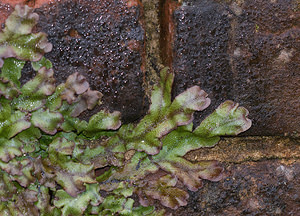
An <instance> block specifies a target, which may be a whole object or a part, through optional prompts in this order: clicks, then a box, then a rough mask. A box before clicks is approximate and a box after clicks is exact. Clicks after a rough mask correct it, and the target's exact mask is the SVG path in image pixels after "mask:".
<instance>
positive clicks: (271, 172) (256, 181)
mask: <svg viewBox="0 0 300 216" xmlns="http://www.w3.org/2000/svg"><path fill="white" fill-rule="evenodd" d="M226 172H227V176H228V177H226V178H224V179H223V180H221V181H220V182H216V183H212V182H204V186H203V188H202V189H201V190H200V191H198V192H190V199H189V202H188V205H187V206H186V207H181V208H179V209H178V210H177V211H176V214H175V215H180V216H202V215H203V216H205V215H215V216H240V215H298V214H299V211H300V183H299V178H300V162H299V160H298V161H289V162H284V161H276V160H269V161H262V162H249V163H244V164H231V165H228V167H227V170H226Z"/></svg>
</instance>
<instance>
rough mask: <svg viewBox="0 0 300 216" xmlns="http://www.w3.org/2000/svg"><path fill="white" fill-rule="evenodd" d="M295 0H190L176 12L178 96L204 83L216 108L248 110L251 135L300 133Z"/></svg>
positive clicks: (299, 46)
mask: <svg viewBox="0 0 300 216" xmlns="http://www.w3.org/2000/svg"><path fill="white" fill-rule="evenodd" d="M298 12H299V5H297V1H294V0H287V1H285V0H281V1H279V0H278V1H264V0H246V1H231V3H225V2H224V1H213V0H204V1H185V3H183V5H182V6H180V7H178V8H177V9H176V10H175V11H174V13H173V20H174V23H175V24H174V27H175V30H174V32H175V33H174V34H175V36H174V47H173V59H174V60H173V64H172V67H173V70H174V71H175V73H176V78H175V89H174V92H173V93H174V95H177V94H178V93H180V92H181V91H183V90H184V89H186V88H187V87H191V86H192V85H199V84H200V86H201V87H202V88H203V89H204V90H205V91H207V92H208V93H209V95H210V98H211V99H212V105H211V107H210V108H209V109H207V110H206V111H205V112H204V113H201V114H198V115H197V117H196V123H199V122H200V120H201V119H203V118H204V116H206V115H208V114H209V113H211V112H212V111H213V110H214V108H216V107H217V106H218V105H219V104H220V103H221V102H222V101H224V100H226V99H231V100H234V101H236V102H239V103H240V104H241V105H243V106H245V107H246V108H247V109H248V110H249V111H250V118H251V119H252V120H253V127H252V128H251V129H250V130H249V131H248V132H246V133H245V135H276V134H285V133H286V134H293V133H295V132H298V133H299V132H300V125H299V122H300V115H299V113H300V100H299V98H300V88H299V86H300V71H299V66H300V65H299V64H300V54H299V50H300V40H299V39H300V27H299V23H300V22H299V21H300V19H299V13H298Z"/></svg>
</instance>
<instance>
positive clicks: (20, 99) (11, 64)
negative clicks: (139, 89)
mask: <svg viewBox="0 0 300 216" xmlns="http://www.w3.org/2000/svg"><path fill="white" fill-rule="evenodd" d="M37 21H38V15H37V14H35V13H33V9H31V8H29V7H28V6H24V7H23V6H16V8H15V11H14V12H13V13H12V14H11V16H10V17H9V18H8V19H7V21H6V23H5V28H4V30H3V32H1V33H0V68H1V73H0V111H1V112H0V214H1V215H45V216H46V215H47V216H49V215H50V216H51V215H65V216H68V215H72V216H76V215H137V216H138V215H164V214H165V210H163V209H162V210H157V208H155V202H154V201H155V200H158V201H159V202H160V203H161V205H162V206H165V207H166V208H171V209H177V208H178V207H180V206H184V205H187V203H188V198H189V194H188V192H187V191H188V190H191V191H197V190H198V189H200V188H201V186H202V179H207V180H210V181H218V180H220V179H221V178H222V173H223V168H222V166H221V165H220V164H219V163H218V162H217V161H200V162H191V161H188V160H186V159H185V158H184V155H185V154H186V153H187V152H189V151H191V150H195V149H199V148H202V147H212V146H214V145H216V144H217V143H218V141H219V140H220V136H222V135H237V134H239V133H241V132H243V131H245V130H247V129H248V128H250V126H251V121H250V120H249V119H248V118H247V115H248V111H247V110H246V109H245V108H243V107H238V104H236V103H234V102H232V101H225V102H224V103H222V104H221V105H220V106H219V107H218V108H217V109H216V110H215V111H214V112H213V113H212V114H211V115H209V116H208V117H207V118H206V119H205V120H204V121H203V122H202V123H201V124H200V125H199V126H198V127H196V128H195V129H193V123H192V122H193V113H194V112H195V111H202V110H204V109H205V108H207V107H208V106H209V105H210V99H209V98H208V95H207V93H205V91H204V90H202V89H201V88H200V87H198V86H194V87H191V88H189V89H187V90H186V91H184V92H183V93H181V94H179V95H178V96H177V97H175V99H174V100H173V101H172V100H171V89H172V84H173V80H174V74H173V73H171V72H170V71H169V70H168V69H167V68H165V69H163V70H162V71H161V73H160V81H159V83H158V84H157V85H155V86H154V88H153V91H152V95H151V105H150V109H149V112H148V114H147V115H146V116H144V118H143V119H142V120H140V122H138V123H131V124H127V125H121V121H120V116H121V113H119V112H116V111H115V112H112V113H111V112H108V111H106V110H102V111H99V112H98V113H96V114H95V115H93V116H92V117H91V118H90V119H89V121H85V120H82V119H80V118H79V116H80V114H81V113H82V112H84V111H86V110H92V109H93V108H94V107H95V106H97V105H98V104H99V103H100V100H101V97H102V94H101V93H100V92H98V91H94V90H91V89H90V87H89V83H88V82H87V80H86V79H85V78H84V77H83V76H82V75H80V74H78V73H74V74H73V75H71V76H69V77H68V78H67V80H66V82H65V83H61V84H59V85H58V86H56V85H55V78H54V77H53V74H54V73H53V68H52V63H51V62H50V61H49V60H48V59H46V58H45V57H43V55H44V53H47V52H49V51H51V49H52V45H51V44H50V43H49V42H48V41H47V37H46V34H45V33H33V32H32V29H33V27H34V25H35V24H36V23H37ZM25 61H30V62H31V65H32V70H34V71H36V76H35V77H34V78H33V79H32V80H30V81H28V82H27V83H25V84H24V85H21V82H20V78H21V71H22V68H23V67H24V64H25ZM102 168H103V169H102ZM99 169H102V170H103V172H101V174H99V172H97V171H98V170H99ZM135 202H138V204H134V203H135ZM160 209H161V208H160Z"/></svg>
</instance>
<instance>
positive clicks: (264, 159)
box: [219, 156, 300, 164]
mask: <svg viewBox="0 0 300 216" xmlns="http://www.w3.org/2000/svg"><path fill="white" fill-rule="evenodd" d="M281 160H287V161H288V160H296V161H297V162H298V161H299V162H300V156H299V157H262V158H260V159H251V158H249V159H245V160H242V161H226V160H225V161H219V162H221V163H228V164H244V163H249V162H254V163H256V162H257V163H259V162H264V161H274V162H275V161H281Z"/></svg>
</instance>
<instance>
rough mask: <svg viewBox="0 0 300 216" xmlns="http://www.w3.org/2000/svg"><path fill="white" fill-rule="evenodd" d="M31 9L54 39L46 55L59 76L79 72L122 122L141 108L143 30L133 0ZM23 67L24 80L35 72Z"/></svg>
mask: <svg viewBox="0 0 300 216" xmlns="http://www.w3.org/2000/svg"><path fill="white" fill-rule="evenodd" d="M0 2H1V1H0ZM1 5H2V6H3V5H4V6H3V7H5V5H6V4H5V2H4V3H2V4H1ZM6 7H7V6H6ZM9 10H11V8H9ZM35 12H37V13H38V14H39V16H40V20H39V22H38V25H37V29H38V30H39V31H43V32H46V33H47V34H48V39H49V41H50V42H51V43H52V44H53V50H52V52H50V53H48V54H46V55H45V56H46V57H47V58H49V59H50V60H51V61H52V63H53V66H54V71H55V77H56V79H57V80H58V82H63V81H65V80H66V78H67V77H68V76H69V75H70V74H72V73H74V72H79V73H81V74H82V75H84V76H85V77H87V79H88V81H89V83H90V86H91V88H92V89H97V90H99V91H100V92H102V93H103V95H104V96H103V99H102V101H103V107H104V108H107V109H110V110H119V111H121V113H122V118H123V121H124V122H132V121H134V120H136V119H138V118H140V117H141V116H142V115H143V114H144V113H145V111H146V110H147V100H146V97H145V93H144V89H143V79H144V75H145V74H144V70H143V68H142V65H143V64H144V54H143V53H144V34H145V32H144V28H143V26H142V23H141V19H142V17H141V12H142V9H141V6H140V5H139V4H138V1H122V0H117V1H114V0H107V1H101V0H87V1H80V0H65V1H59V2H53V3H49V4H44V5H42V6H41V7H39V8H37V9H36V10H35ZM23 72H24V73H23V76H22V82H23V83H24V82H26V81H28V80H29V79H30V78H32V76H33V75H34V74H33V71H32V69H31V68H30V65H29V64H28V65H27V66H25V69H24V71H23ZM88 115H90V113H89V114H88Z"/></svg>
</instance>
